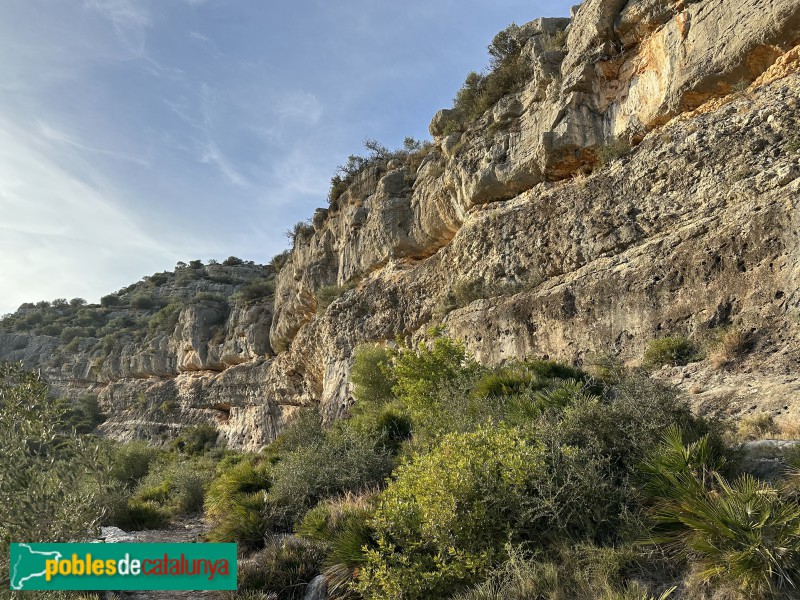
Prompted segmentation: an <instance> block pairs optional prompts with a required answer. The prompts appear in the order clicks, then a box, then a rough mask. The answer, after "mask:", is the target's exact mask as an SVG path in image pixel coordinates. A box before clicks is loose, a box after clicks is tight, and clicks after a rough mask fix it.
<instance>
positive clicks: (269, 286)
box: [234, 279, 275, 303]
mask: <svg viewBox="0 0 800 600" xmlns="http://www.w3.org/2000/svg"><path fill="white" fill-rule="evenodd" d="M274 293H275V280H274V279H253V280H252V281H248V282H247V283H245V284H244V285H243V286H242V287H240V288H239V289H238V290H237V291H236V293H235V294H234V299H235V300H241V301H242V302H245V303H250V302H255V301H256V300H260V299H263V298H271V297H272V295H273V294H274Z"/></svg>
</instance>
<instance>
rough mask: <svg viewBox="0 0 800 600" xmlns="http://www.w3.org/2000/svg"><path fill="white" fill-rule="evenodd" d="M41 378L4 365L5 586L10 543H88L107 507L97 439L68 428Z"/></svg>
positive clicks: (1, 504) (0, 433)
mask: <svg viewBox="0 0 800 600" xmlns="http://www.w3.org/2000/svg"><path fill="white" fill-rule="evenodd" d="M48 393H49V389H48V386H47V384H46V382H44V381H43V380H42V379H41V378H40V377H39V376H38V375H37V374H34V373H30V372H26V371H25V370H23V369H22V367H21V366H20V365H13V364H7V363H0V455H1V456H2V461H0V499H2V501H0V588H2V589H4V590H8V589H9V583H8V573H9V568H8V560H9V557H8V551H9V543H11V542H23V541H35V542H68V541H88V539H87V538H89V537H90V536H91V535H92V534H93V532H94V531H95V528H96V526H97V525H98V524H99V522H100V520H101V518H102V516H103V512H104V507H105V505H106V504H105V500H106V498H105V496H106V494H105V490H104V486H103V471H104V469H105V465H104V463H103V461H102V459H101V456H100V455H99V452H98V448H97V444H96V441H95V440H93V439H92V438H89V437H85V436H80V435H78V434H77V433H76V432H75V430H74V429H73V428H72V427H71V426H70V416H69V412H70V406H69V404H68V403H66V402H63V401H59V400H55V399H52V398H49V397H48Z"/></svg>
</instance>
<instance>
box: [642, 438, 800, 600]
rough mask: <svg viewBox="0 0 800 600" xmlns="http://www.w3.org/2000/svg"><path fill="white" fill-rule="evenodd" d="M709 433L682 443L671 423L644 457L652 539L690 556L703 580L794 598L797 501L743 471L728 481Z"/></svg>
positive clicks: (751, 594) (799, 576) (799, 542)
mask: <svg viewBox="0 0 800 600" xmlns="http://www.w3.org/2000/svg"><path fill="white" fill-rule="evenodd" d="M724 466H725V461H724V459H723V457H721V456H720V453H719V451H718V450H717V449H716V448H714V444H713V443H712V441H711V440H710V438H709V437H708V436H705V437H703V438H701V439H700V440H698V441H697V442H694V443H692V444H689V445H684V441H683V438H682V435H681V432H680V431H679V430H678V429H676V428H672V429H670V430H669V431H668V432H667V434H666V435H665V437H664V443H663V444H662V446H661V447H660V448H659V449H658V450H657V451H656V452H655V453H654V454H653V456H652V457H651V458H650V459H649V460H648V461H647V462H646V463H645V465H644V468H643V470H644V472H645V474H646V476H647V481H646V485H645V486H644V490H645V491H646V492H647V493H649V495H650V496H651V497H652V501H653V506H652V509H651V512H652V519H653V522H654V529H653V532H652V536H651V538H650V539H651V542H652V543H657V544H663V545H665V546H666V547H667V548H669V549H671V550H673V551H674V552H675V553H677V554H678V555H680V556H683V557H685V558H687V559H690V561H691V564H692V568H693V570H694V576H695V578H696V579H699V580H700V581H703V582H711V583H728V584H733V585H734V586H735V587H736V588H738V589H740V590H742V591H743V592H744V593H745V594H747V597H748V598H754V599H756V598H775V597H786V598H789V597H796V596H795V594H796V592H797V589H798V585H800V583H799V582H800V505H798V503H797V501H796V499H795V498H792V497H790V494H788V493H786V491H785V490H784V491H781V490H780V489H776V488H775V487H773V486H772V485H769V484H767V483H765V482H761V481H758V480H756V479H755V478H754V477H752V476H751V475H747V474H745V475H742V476H740V477H738V478H737V479H735V480H734V481H732V482H731V481H729V480H728V479H726V478H725V477H724V476H723V475H722V474H721V473H720V470H721V469H722V468H723V467H724Z"/></svg>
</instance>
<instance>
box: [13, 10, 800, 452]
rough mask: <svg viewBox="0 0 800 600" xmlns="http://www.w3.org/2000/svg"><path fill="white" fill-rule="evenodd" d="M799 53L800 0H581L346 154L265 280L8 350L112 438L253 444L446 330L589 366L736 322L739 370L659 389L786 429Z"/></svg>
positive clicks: (213, 274)
mask: <svg viewBox="0 0 800 600" xmlns="http://www.w3.org/2000/svg"><path fill="white" fill-rule="evenodd" d="M798 43H800V3H798V2H796V0H772V1H771V2H769V3H764V2H760V1H759V0H700V1H694V2H681V1H671V0H630V1H628V2H626V1H624V0H614V1H608V0H588V1H587V2H585V3H583V4H582V5H581V6H580V7H579V8H577V9H576V10H575V14H574V15H573V17H572V19H539V20H537V21H534V22H532V23H528V24H526V25H523V26H521V27H512V28H509V29H508V30H506V31H505V32H503V34H502V35H501V36H499V37H498V38H496V40H495V43H494V44H493V47H492V48H491V49H492V50H493V52H492V58H493V66H492V69H491V71H490V72H489V73H488V74H485V75H475V76H470V77H468V78H467V81H466V82H465V86H464V88H462V90H461V91H460V92H459V94H458V96H457V99H456V103H455V105H454V107H453V108H452V109H446V110H443V111H441V112H439V113H437V114H436V115H435V116H434V118H433V120H432V122H431V126H430V131H431V134H432V136H433V142H432V143H431V144H425V145H411V146H410V147H409V148H407V149H405V150H403V151H397V152H388V151H384V150H385V149H380V148H379V149H378V150H377V151H375V150H374V149H373V151H372V154H370V155H369V156H367V157H364V158H362V159H360V160H356V161H355V162H353V163H352V164H351V165H350V166H349V168H347V169H345V170H344V171H343V173H342V174H341V176H338V177H337V179H336V180H335V181H334V184H335V185H334V189H333V190H332V193H331V198H330V200H331V202H330V205H329V207H328V208H325V209H318V210H317V212H316V213H315V215H314V216H313V218H312V219H311V220H309V222H308V223H304V224H299V226H298V227H297V228H296V230H295V236H294V244H293V248H292V250H291V253H290V254H289V256H288V260H287V261H286V264H285V265H283V266H282V268H280V269H279V270H278V269H275V268H273V267H260V266H257V265H252V264H234V265H206V266H203V265H195V266H192V264H194V263H192V264H190V265H187V266H183V267H180V268H179V269H177V270H176V271H175V272H174V273H165V274H157V275H154V276H151V277H150V278H145V280H143V281H142V282H140V283H137V284H134V285H133V286H131V287H129V288H126V289H125V290H122V291H120V292H119V293H117V294H115V295H113V296H114V297H115V298H116V300H113V299H112V300H106V301H105V302H104V305H103V306H83V305H81V304H80V303H79V302H78V303H75V305H74V306H73V305H70V304H69V303H67V305H66V306H64V305H63V303H58V304H57V305H56V306H52V305H51V306H44V305H41V306H38V305H25V306H23V307H22V308H20V309H19V310H18V311H17V312H16V313H15V314H14V315H11V316H8V317H6V318H5V319H4V320H3V321H2V322H1V323H0V359H3V360H12V361H16V360H22V361H23V362H24V363H25V364H26V366H28V367H35V368H41V369H43V370H44V372H45V373H46V375H47V377H48V379H49V380H50V381H51V382H52V383H53V384H54V385H55V387H56V389H57V390H58V391H60V392H62V393H68V394H70V395H78V394H83V393H86V392H90V393H94V394H97V395H98V396H99V399H100V402H101V405H102V406H103V408H104V410H105V412H106V413H107V414H108V415H109V419H108V421H106V423H104V425H103V430H104V432H105V433H106V434H108V435H110V436H112V437H115V438H117V439H131V438H135V437H143V438H148V439H159V438H162V439H163V438H168V437H170V436H174V435H175V434H176V433H177V431H178V430H180V429H181V428H183V427H185V426H186V425H188V424H193V423H197V422H200V421H209V422H213V423H214V424H215V425H216V426H217V427H218V428H219V430H220V431H221V432H222V434H223V436H224V437H225V438H226V440H227V443H228V445H229V446H230V447H234V448H239V449H245V450H256V449H259V448H261V447H262V446H264V445H265V444H267V443H268V442H270V441H272V440H273V439H274V438H275V437H276V435H277V434H278V433H279V432H280V431H281V430H282V429H283V428H284V427H285V425H286V424H287V423H288V422H290V421H291V420H292V419H293V417H294V415H295V414H296V413H297V410H298V407H301V406H315V407H318V408H319V410H320V412H321V413H322V414H323V416H324V417H325V419H326V420H332V419H334V418H337V417H340V416H342V415H344V414H345V413H346V412H347V410H348V408H349V407H350V406H351V405H352V403H353V394H352V385H351V384H350V383H349V374H350V370H351V367H352V362H353V356H354V351H355V349H356V347H357V346H358V345H359V344H362V343H364V342H370V341H379V342H382V341H386V340H393V339H395V338H396V337H398V336H400V337H402V338H406V339H420V338H422V337H424V336H425V335H426V332H427V331H428V330H429V329H430V328H431V327H432V326H436V325H441V326H442V327H443V330H444V332H446V333H447V334H448V335H449V336H450V337H452V338H454V339H459V340H463V341H464V342H465V344H466V348H467V350H468V351H469V352H470V353H471V354H472V355H474V356H475V358H476V359H478V360H479V361H480V362H482V363H486V364H497V363H499V362H501V361H503V360H506V359H513V358H524V357H527V356H531V355H533V356H539V357H546V358H550V359H558V360H561V361H565V362H569V363H573V364H577V365H584V366H589V365H591V364H592V363H593V362H598V361H600V360H607V359H609V358H613V359H614V360H619V361H622V362H624V363H627V364H637V363H639V362H641V360H642V357H643V356H644V353H645V350H646V348H647V346H648V343H649V342H650V341H651V340H652V339H655V338H661V337H665V336H673V337H674V336H685V337H687V338H689V339H690V340H691V341H692V342H693V343H694V344H695V345H696V346H697V347H698V348H700V349H701V350H702V349H703V348H710V347H712V346H713V340H714V339H716V338H719V337H720V336H722V335H724V334H725V333H726V332H727V331H730V330H736V331H738V332H740V334H741V335H742V336H743V337H744V338H746V340H747V343H746V344H744V343H743V344H742V349H743V351H742V352H740V353H738V354H737V355H736V356H735V357H733V358H735V360H733V358H732V360H730V361H722V362H720V361H718V360H717V361H715V360H712V357H711V356H710V353H707V357H706V358H701V356H702V354H701V353H699V354H697V355H696V357H695V358H697V359H698V360H694V361H692V362H691V363H690V364H689V365H685V366H673V367H665V368H664V369H662V370H660V371H657V373H656V376H657V377H661V378H666V379H669V380H670V381H674V382H676V383H678V384H680V385H681V386H682V387H683V388H684V389H685V390H686V391H691V393H692V400H693V403H694V404H695V406H696V407H697V408H699V409H703V410H710V411H715V410H722V411H724V412H729V413H733V414H743V413H745V412H754V411H759V410H766V411H770V412H771V413H772V414H774V415H776V416H777V419H778V420H783V419H786V420H788V419H792V418H798V417H800V414H798V413H799V412H800V405H798V404H797V403H795V402H791V401H790V399H791V398H794V397H796V394H797V393H798V391H799V390H800V379H799V378H798V373H800V371H798V359H800V353H799V352H798V347H797V344H796V342H795V340H796V339H797V336H798V333H799V332H798V327H799V326H800V322H798V319H797V307H798V304H799V303H800V297H798V291H797V290H798V289H799V287H800V286H798V277H799V276H800V264H798V256H799V254H798V252H797V245H798V241H800V239H799V238H798V234H797V232H798V230H799V229H798V223H797V215H798V207H797V202H798V200H799V199H800V133H798V132H800V108H799V107H798V99H800V47H798ZM279 262H280V261H279ZM273 285H274V295H273V291H272V289H273V288H272V286H273ZM107 298H108V297H107ZM683 362H685V361H683Z"/></svg>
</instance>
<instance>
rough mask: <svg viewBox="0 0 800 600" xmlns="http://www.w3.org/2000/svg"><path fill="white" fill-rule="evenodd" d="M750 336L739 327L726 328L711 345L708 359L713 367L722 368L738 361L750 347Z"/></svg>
mask: <svg viewBox="0 0 800 600" xmlns="http://www.w3.org/2000/svg"><path fill="white" fill-rule="evenodd" d="M751 343H752V338H751V336H750V334H749V333H747V332H745V331H742V330H741V329H736V328H733V329H726V330H725V331H724V332H723V333H722V334H721V335H720V336H719V337H718V338H717V339H716V340H715V341H714V342H713V343H712V345H711V348H710V349H709V353H708V359H709V362H710V363H711V366H712V367H714V368H715V369H718V370H719V369H724V368H726V367H729V366H731V365H733V364H734V363H736V362H737V361H739V360H740V359H741V358H742V357H743V356H744V355H745V354H747V351H748V350H749V349H750V346H751Z"/></svg>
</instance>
